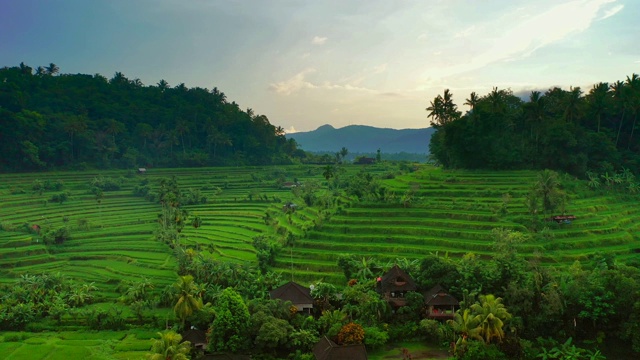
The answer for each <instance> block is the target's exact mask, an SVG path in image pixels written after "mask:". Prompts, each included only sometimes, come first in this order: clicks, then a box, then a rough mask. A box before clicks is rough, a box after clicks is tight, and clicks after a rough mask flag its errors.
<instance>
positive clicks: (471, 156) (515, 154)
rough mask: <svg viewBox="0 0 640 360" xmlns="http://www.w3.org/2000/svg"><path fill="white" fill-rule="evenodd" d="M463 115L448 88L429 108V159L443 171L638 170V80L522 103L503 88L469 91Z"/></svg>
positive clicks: (553, 92)
mask: <svg viewBox="0 0 640 360" xmlns="http://www.w3.org/2000/svg"><path fill="white" fill-rule="evenodd" d="M464 105H467V106H468V107H469V109H470V110H469V111H467V112H466V113H465V114H464V115H463V113H462V112H461V111H459V110H458V106H457V105H456V103H455V102H454V100H453V94H452V93H451V92H450V91H449V90H448V89H447V90H445V91H444V93H443V95H438V96H437V97H436V98H435V99H433V100H432V101H431V102H430V104H429V106H428V107H427V109H426V110H427V112H428V116H429V117H430V118H431V125H432V126H433V127H435V128H436V132H435V134H434V135H433V137H432V138H431V142H430V145H429V148H430V151H431V154H432V155H433V156H434V158H435V159H437V161H438V162H439V163H440V164H442V165H443V166H445V167H447V168H462V169H507V170H513V169H540V170H541V169H553V170H558V171H564V172H568V173H571V174H574V175H577V176H581V177H583V176H584V174H585V172H586V171H592V172H597V173H602V174H604V173H606V172H608V173H610V174H611V173H612V172H614V171H619V170H621V169H622V168H623V167H624V168H628V169H630V170H632V171H634V172H637V169H638V164H639V161H640V157H639V155H640V140H639V139H638V131H637V129H636V128H637V119H638V113H639V112H640V76H638V75H637V74H632V75H631V76H627V78H626V80H625V81H616V82H614V83H611V84H609V83H606V82H600V83H598V84H595V85H593V87H592V88H591V89H588V90H587V91H585V90H583V89H581V88H580V87H571V88H570V89H569V90H564V89H561V88H558V87H554V88H551V89H549V90H547V91H545V92H541V91H532V92H531V94H530V96H529V98H528V100H526V101H523V100H522V99H520V98H519V97H517V96H515V95H514V94H513V92H512V91H511V90H509V89H506V90H505V89H501V90H499V89H498V88H494V89H493V90H492V91H491V92H490V93H488V94H486V95H484V96H481V95H478V94H476V93H475V92H473V93H471V94H470V95H469V97H468V98H467V99H466V100H465V101H464Z"/></svg>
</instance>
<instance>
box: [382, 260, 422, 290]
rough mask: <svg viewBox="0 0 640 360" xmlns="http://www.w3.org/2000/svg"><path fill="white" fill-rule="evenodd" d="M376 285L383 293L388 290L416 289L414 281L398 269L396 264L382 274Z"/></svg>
mask: <svg viewBox="0 0 640 360" xmlns="http://www.w3.org/2000/svg"><path fill="white" fill-rule="evenodd" d="M378 286H379V289H380V291H382V292H383V293H384V292H388V291H416V289H417V286H416V283H415V282H414V281H413V279H412V278H411V276H409V274H407V273H406V272H405V271H404V270H402V269H400V268H399V267H398V265H393V267H392V268H391V269H390V270H389V271H387V273H386V274H384V275H383V276H382V278H381V279H380V284H379V285H378Z"/></svg>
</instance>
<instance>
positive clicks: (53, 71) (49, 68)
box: [44, 63, 60, 76]
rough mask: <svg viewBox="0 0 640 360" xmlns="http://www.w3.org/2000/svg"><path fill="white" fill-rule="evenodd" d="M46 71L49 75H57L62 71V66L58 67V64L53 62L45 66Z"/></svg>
mask: <svg viewBox="0 0 640 360" xmlns="http://www.w3.org/2000/svg"><path fill="white" fill-rule="evenodd" d="M44 70H45V72H46V74H47V75H50V76H52V75H55V74H57V73H58V72H59V71H60V68H59V67H58V65H56V64H54V63H51V64H49V66H45V68H44Z"/></svg>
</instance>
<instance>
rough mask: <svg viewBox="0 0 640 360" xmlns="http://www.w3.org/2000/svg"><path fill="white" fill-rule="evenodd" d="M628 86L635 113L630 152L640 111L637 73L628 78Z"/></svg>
mask: <svg viewBox="0 0 640 360" xmlns="http://www.w3.org/2000/svg"><path fill="white" fill-rule="evenodd" d="M626 84H627V86H628V87H629V90H630V91H631V110H632V111H633V125H632V126H631V134H629V143H628V144H627V150H629V149H630V148H631V141H632V140H633V132H634V131H635V129H636V120H638V111H640V77H639V76H638V74H636V73H634V74H632V75H631V77H628V76H627V81H626Z"/></svg>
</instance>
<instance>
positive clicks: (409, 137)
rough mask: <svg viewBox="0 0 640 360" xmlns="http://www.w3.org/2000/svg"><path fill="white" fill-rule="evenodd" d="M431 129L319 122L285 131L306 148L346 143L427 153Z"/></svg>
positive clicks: (354, 148)
mask: <svg viewBox="0 0 640 360" xmlns="http://www.w3.org/2000/svg"><path fill="white" fill-rule="evenodd" d="M433 131H434V129H433V128H426V129H401V130H396V129H383V128H376V127H372V126H364V125H349V126H345V127H343V128H339V129H336V128H334V127H333V126H331V125H322V126H320V127H319V128H317V129H316V130H313V131H308V132H299V133H293V134H287V138H291V139H295V140H296V142H297V143H298V144H299V145H300V147H301V148H303V149H304V150H306V151H317V152H320V151H335V150H336V149H340V148H342V147H347V148H348V149H349V151H351V152H354V153H375V152H376V151H377V150H378V149H380V150H381V151H382V152H384V153H400V152H406V153H415V154H426V153H427V152H428V151H429V138H431V134H432V133H433Z"/></svg>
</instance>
